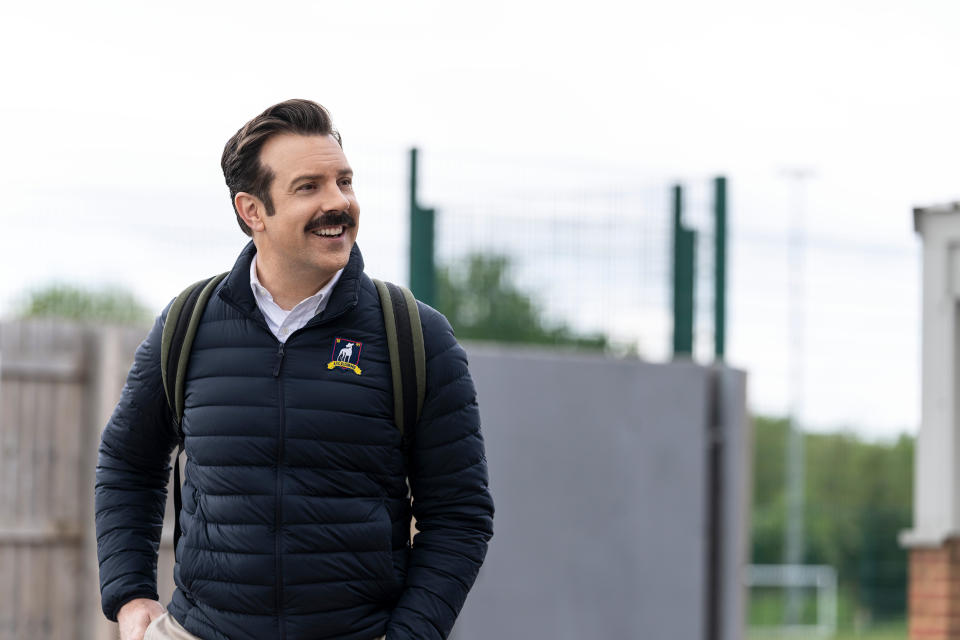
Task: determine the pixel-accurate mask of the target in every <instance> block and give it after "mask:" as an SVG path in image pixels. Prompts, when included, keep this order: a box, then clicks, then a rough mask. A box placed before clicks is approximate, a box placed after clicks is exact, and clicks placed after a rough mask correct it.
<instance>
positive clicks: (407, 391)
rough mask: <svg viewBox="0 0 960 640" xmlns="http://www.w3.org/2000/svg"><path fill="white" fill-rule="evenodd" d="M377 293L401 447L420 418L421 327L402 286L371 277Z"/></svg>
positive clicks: (424, 376) (422, 381) (410, 296)
mask: <svg viewBox="0 0 960 640" xmlns="http://www.w3.org/2000/svg"><path fill="white" fill-rule="evenodd" d="M373 283H374V284H375V285H376V286H377V292H378V293H379V294H380V307H381V309H382V310H383V324H384V326H385V327H386V331H387V348H388V349H389V351H390V373H391V377H392V378H393V420H394V422H395V423H396V425H397V428H398V429H400V433H401V434H402V436H403V442H404V450H406V447H407V445H408V443H409V433H410V431H411V430H412V429H413V427H414V426H416V424H417V421H418V420H419V419H420V412H421V411H422V410H423V398H424V395H425V394H426V387H427V383H426V380H427V374H426V370H427V368H426V355H425V353H426V352H425V350H424V346H423V326H422V325H421V324H420V310H419V309H418V308H417V300H416V299H415V298H414V297H413V294H412V293H411V292H410V290H409V289H407V288H406V287H401V286H398V285H395V284H393V283H391V282H383V281H382V280H376V279H375V280H374V281H373Z"/></svg>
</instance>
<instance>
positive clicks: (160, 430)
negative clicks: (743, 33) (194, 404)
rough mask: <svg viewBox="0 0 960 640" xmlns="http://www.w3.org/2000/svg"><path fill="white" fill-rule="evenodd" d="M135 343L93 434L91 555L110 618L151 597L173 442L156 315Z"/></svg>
mask: <svg viewBox="0 0 960 640" xmlns="http://www.w3.org/2000/svg"><path fill="white" fill-rule="evenodd" d="M165 315H166V312H164V314H162V315H161V316H160V317H159V318H157V320H156V322H155V323H154V325H153V328H152V329H151V331H150V333H149V334H148V335H147V337H146V339H145V340H144V341H143V342H142V343H141V344H140V346H139V348H138V349H137V352H136V355H135V357H134V362H133V366H132V367H131V369H130V373H129V374H128V375H127V382H126V384H125V385H124V387H123V392H122V395H121V397H120V402H119V403H118V404H117V406H116V408H115V409H114V411H113V415H112V416H111V418H110V421H109V422H108V423H107V426H106V428H105V429H104V430H103V434H102V436H101V439H100V449H99V456H98V459H97V470H96V491H95V510H96V528H97V558H98V560H99V563H100V594H101V604H102V606H103V612H104V614H105V615H106V616H107V618H109V619H110V620H116V619H117V612H118V611H119V610H120V607H122V606H123V605H124V604H126V603H127V602H128V601H130V600H132V599H134V598H140V597H143V598H152V599H157V598H158V595H157V551H158V549H159V546H160V530H161V528H162V526H163V510H164V505H165V503H166V496H167V479H168V478H169V477H170V464H169V463H170V454H171V452H172V451H173V448H174V447H175V446H176V434H175V431H174V429H173V427H172V423H171V420H172V418H171V416H170V411H169V409H168V408H167V403H166V399H165V396H164V393H163V383H162V381H161V376H160V340H161V334H162V331H163V318H164V316H165Z"/></svg>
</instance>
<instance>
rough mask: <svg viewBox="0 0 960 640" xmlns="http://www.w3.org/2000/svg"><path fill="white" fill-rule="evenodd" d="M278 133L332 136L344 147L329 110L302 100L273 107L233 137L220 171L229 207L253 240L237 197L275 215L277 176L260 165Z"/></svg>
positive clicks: (227, 146)
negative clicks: (272, 195)
mask: <svg viewBox="0 0 960 640" xmlns="http://www.w3.org/2000/svg"><path fill="white" fill-rule="evenodd" d="M278 133H296V134H300V135H321V136H326V135H332V136H333V137H334V138H336V140H337V142H338V143H339V144H340V146H341V147H342V146H343V141H342V140H341V139H340V133H339V132H337V130H336V129H334V128H333V121H332V120H331V119H330V114H329V113H328V112H327V110H326V109H324V108H323V107H322V106H320V105H319V104H317V103H316V102H311V101H310V100H301V99H294V100H285V101H283V102H281V103H279V104H275V105H273V106H272V107H270V108H268V109H267V110H266V111H264V112H263V113H261V114H260V115H258V116H257V117H256V118H254V119H253V120H251V121H250V122H248V123H247V124H245V125H243V126H242V127H241V128H240V130H239V131H237V132H236V133H235V134H233V137H231V138H230V139H229V140H227V144H226V146H224V148H223V156H222V157H221V158H220V167H221V168H222V169H223V178H224V180H226V182H227V188H228V189H230V203H231V205H233V212H234V213H235V214H236V216H237V223H239V225H240V228H241V229H243V232H244V233H245V234H247V235H248V236H252V235H253V232H252V231H251V230H250V227H249V226H247V223H246V222H244V221H243V218H241V217H240V213H239V212H238V211H237V206H236V204H234V197H235V196H236V195H237V193H239V192H240V191H245V192H247V193H249V194H251V195H254V196H256V197H258V198H259V199H260V200H261V201H262V202H263V204H264V206H265V207H266V209H267V215H268V216H272V215H273V213H274V210H273V200H272V199H271V198H270V185H271V183H272V182H273V178H274V175H273V172H272V171H271V170H270V169H269V167H265V166H264V165H263V163H261V162H260V149H262V148H263V145H264V143H266V141H267V140H269V139H270V136H273V135H276V134H278Z"/></svg>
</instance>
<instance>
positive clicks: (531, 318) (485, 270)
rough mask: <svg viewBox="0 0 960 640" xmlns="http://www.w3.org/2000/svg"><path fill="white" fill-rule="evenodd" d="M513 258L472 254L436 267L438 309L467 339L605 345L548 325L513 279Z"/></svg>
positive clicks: (564, 327)
mask: <svg viewBox="0 0 960 640" xmlns="http://www.w3.org/2000/svg"><path fill="white" fill-rule="evenodd" d="M509 269H510V259H509V258H508V257H507V256H503V255H489V254H482V253H472V254H470V255H468V256H467V257H466V258H465V259H464V260H463V261H462V262H460V263H458V264H455V265H452V266H442V267H440V268H438V269H437V309H438V310H439V311H440V312H441V313H443V314H444V315H445V316H447V319H448V320H449V321H450V324H451V325H453V328H454V330H455V331H456V332H457V337H459V338H461V339H465V340H494V341H497V342H513V343H526V344H551V345H572V346H577V347H584V348H589V349H604V348H605V347H606V346H607V339H606V336H604V335H603V334H599V333H596V334H590V335H582V334H578V333H576V332H574V331H573V330H572V329H570V328H569V327H568V326H567V325H565V324H563V323H559V324H552V325H551V324H547V323H546V322H545V321H544V320H543V315H544V314H543V310H542V309H541V308H540V306H539V305H538V304H537V303H536V302H535V301H534V299H533V298H532V297H531V296H530V295H529V294H527V293H525V292H523V291H521V290H519V289H518V288H517V287H516V286H515V285H514V284H513V283H512V282H511V281H510V278H509Z"/></svg>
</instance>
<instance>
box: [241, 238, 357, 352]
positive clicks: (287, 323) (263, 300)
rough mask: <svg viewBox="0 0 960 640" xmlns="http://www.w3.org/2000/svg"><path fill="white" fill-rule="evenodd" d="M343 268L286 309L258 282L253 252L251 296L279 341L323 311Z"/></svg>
mask: <svg viewBox="0 0 960 640" xmlns="http://www.w3.org/2000/svg"><path fill="white" fill-rule="evenodd" d="M342 273H343V269H340V271H337V272H336V273H335V274H333V277H332V278H330V282H328V283H327V284H325V285H324V286H323V288H322V289H320V291H317V292H316V293H315V294H313V295H312V296H310V297H309V298H304V299H303V300H301V301H300V302H298V303H297V305H296V306H295V307H294V308H293V309H290V310H289V311H287V310H286V309H281V308H280V305H278V304H277V303H276V302H274V301H273V296H272V295H270V292H269V291H267V289H266V287H264V286H263V285H262V284H260V279H259V278H258V277H257V256H256V254H254V256H253V260H251V261H250V288H251V289H252V290H253V298H254V299H255V300H256V301H257V306H258V307H259V308H260V313H262V314H263V317H264V318H266V320H267V326H268V327H269V328H270V331H271V332H272V333H273V335H275V336H276V337H277V340H279V341H280V342H286V341H287V338H289V337H290V334H291V333H293V332H294V331H296V330H297V329H300V328H302V327H303V325H305V324H307V322H309V321H310V318H312V317H313V316H315V315H317V314H318V313H323V310H324V309H326V308H327V303H328V302H329V301H330V292H331V291H333V287H334V286H335V285H336V284H337V281H338V280H339V279H340V274H342Z"/></svg>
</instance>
